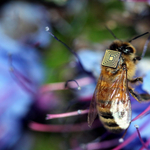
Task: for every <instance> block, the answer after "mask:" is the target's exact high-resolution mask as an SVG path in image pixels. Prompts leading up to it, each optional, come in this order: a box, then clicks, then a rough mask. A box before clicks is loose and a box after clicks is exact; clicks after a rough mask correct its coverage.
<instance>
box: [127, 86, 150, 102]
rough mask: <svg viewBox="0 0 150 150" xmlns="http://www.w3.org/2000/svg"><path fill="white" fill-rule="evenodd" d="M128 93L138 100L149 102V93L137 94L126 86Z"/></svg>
mask: <svg viewBox="0 0 150 150" xmlns="http://www.w3.org/2000/svg"><path fill="white" fill-rule="evenodd" d="M128 89H129V92H130V94H131V95H132V96H133V97H134V98H135V99H136V100H137V101H138V102H149V101H150V95H149V94H137V93H135V92H134V90H133V89H132V88H130V87H128Z"/></svg>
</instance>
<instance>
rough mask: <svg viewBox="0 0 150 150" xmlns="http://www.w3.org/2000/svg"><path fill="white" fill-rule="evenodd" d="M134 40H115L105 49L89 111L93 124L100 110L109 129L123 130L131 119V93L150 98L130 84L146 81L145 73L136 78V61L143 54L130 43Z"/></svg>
mask: <svg viewBox="0 0 150 150" xmlns="http://www.w3.org/2000/svg"><path fill="white" fill-rule="evenodd" d="M111 33H112V32H111ZM147 33H148V32H146V33H144V34H142V35H140V36H137V37H135V38H133V39H132V40H135V39H136V38H139V37H141V36H143V35H145V34H147ZM115 38H116V37H115ZM132 40H130V41H129V42H123V41H120V40H115V41H114V42H113V43H112V44H111V45H110V47H109V50H106V52H105V55H104V57H103V60H102V64H101V74H100V76H99V79H98V82H97V85H96V89H95V92H94V94H93V98H92V100H91V104H90V109H89V113H88V125H89V126H91V125H92V123H93V122H94V120H95V118H96V116H97V114H98V116H99V119H100V121H101V122H102V124H103V125H104V127H105V128H106V129H107V130H108V131H110V132H113V133H120V132H122V131H123V130H126V129H127V128H128V127H129V125H130V123H131V102H130V96H129V93H130V94H131V95H132V96H133V97H134V98H135V99H136V100H137V101H139V102H143V101H148V100H150V95H148V94H146V95H144V94H137V93H135V92H134V90H133V89H132V88H131V87H130V86H129V85H128V83H129V82H130V83H133V84H135V83H137V82H141V83H142V82H143V79H142V78H141V77H138V78H133V77H134V75H135V72H136V64H137V63H138V61H140V60H141V57H139V56H137V55H136V49H135V47H134V46H133V45H132V44H131V43H130V42H131V41H132ZM144 51H146V50H144Z"/></svg>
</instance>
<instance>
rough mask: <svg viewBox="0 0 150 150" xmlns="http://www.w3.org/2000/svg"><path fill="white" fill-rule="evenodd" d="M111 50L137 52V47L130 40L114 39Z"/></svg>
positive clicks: (124, 52) (126, 52)
mask: <svg viewBox="0 0 150 150" xmlns="http://www.w3.org/2000/svg"><path fill="white" fill-rule="evenodd" d="M110 50H115V51H119V52H122V53H123V54H125V55H130V54H133V53H136V50H135V48H134V47H133V46H132V45H131V44H130V43H128V42H121V41H118V40H117V41H114V42H113V43H112V44H111V45H110Z"/></svg>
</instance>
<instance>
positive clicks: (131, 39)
mask: <svg viewBox="0 0 150 150" xmlns="http://www.w3.org/2000/svg"><path fill="white" fill-rule="evenodd" d="M148 33H149V32H145V33H143V34H141V35H138V36H136V37H134V38H133V39H131V40H129V41H128V42H129V43H131V42H132V41H133V40H135V39H137V38H139V37H141V36H144V35H146V34H148Z"/></svg>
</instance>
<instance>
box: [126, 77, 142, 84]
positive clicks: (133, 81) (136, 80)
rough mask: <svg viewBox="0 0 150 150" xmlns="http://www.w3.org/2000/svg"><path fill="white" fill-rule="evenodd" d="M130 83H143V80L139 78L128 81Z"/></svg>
mask: <svg viewBox="0 0 150 150" xmlns="http://www.w3.org/2000/svg"><path fill="white" fill-rule="evenodd" d="M128 81H129V82H131V83H136V82H139V81H140V82H143V78H141V77H139V78H135V79H132V80H128Z"/></svg>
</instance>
